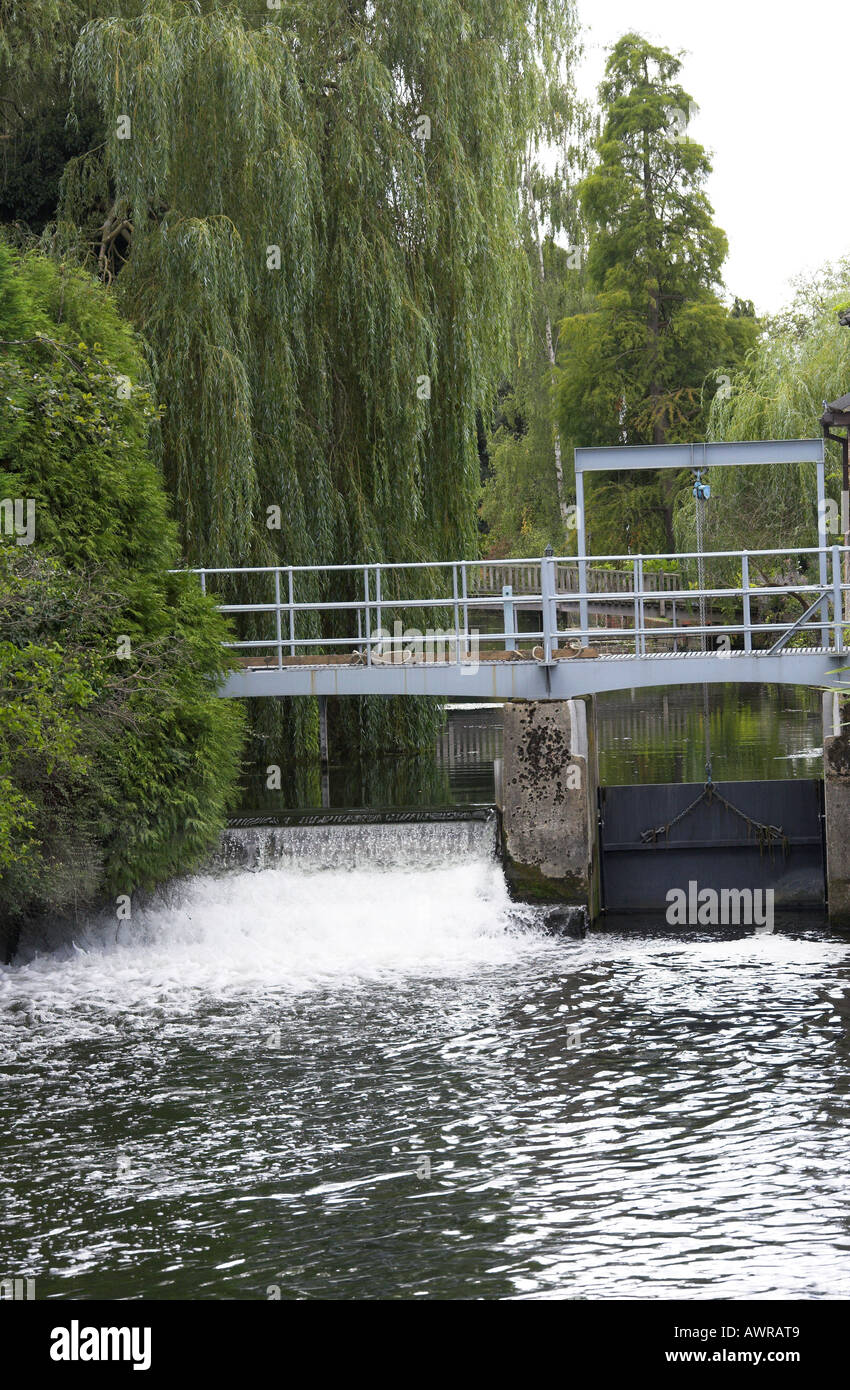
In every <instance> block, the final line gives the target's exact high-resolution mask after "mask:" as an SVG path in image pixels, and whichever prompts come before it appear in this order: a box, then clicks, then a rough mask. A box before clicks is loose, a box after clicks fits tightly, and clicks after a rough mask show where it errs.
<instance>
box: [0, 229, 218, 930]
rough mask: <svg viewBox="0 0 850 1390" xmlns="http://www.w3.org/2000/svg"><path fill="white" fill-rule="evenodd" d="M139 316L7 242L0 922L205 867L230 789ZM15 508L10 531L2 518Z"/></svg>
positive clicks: (1, 358)
mask: <svg viewBox="0 0 850 1390" xmlns="http://www.w3.org/2000/svg"><path fill="white" fill-rule="evenodd" d="M157 425H158V412H157V410H156V407H155V404H154V402H153V399H152V397H151V395H150V392H149V391H148V390H147V389H146V376H145V368H144V359H143V356H142V354H141V351H140V348H139V345H138V344H137V342H136V340H135V338H134V335H133V333H132V331H131V329H130V328H129V327H128V326H127V325H126V324H125V323H124V322H123V321H122V320H121V319H120V317H119V316H118V314H117V312H116V311H115V308H114V306H113V304H112V302H111V300H110V298H109V296H108V295H107V293H106V292H105V291H104V290H103V289H102V288H101V287H100V286H99V285H98V284H97V283H96V282H95V281H94V280H92V278H91V277H89V276H87V275H85V274H83V273H81V272H79V271H77V270H73V269H67V268H64V267H61V266H58V265H56V264H54V263H53V262H52V261H50V260H48V259H46V258H44V257H42V256H39V255H37V254H34V253H33V254H28V255H25V256H21V255H19V254H17V253H16V252H14V251H13V250H12V249H11V248H10V247H9V246H7V245H6V244H5V243H4V242H2V241H0V502H2V501H3V500H4V499H11V500H13V501H14V500H16V499H19V500H20V501H21V502H22V503H23V504H24V507H25V510H26V507H27V505H28V503H29V501H30V500H31V501H32V502H33V503H34V505H35V513H34V516H35V538H34V542H33V543H32V544H19V543H18V539H19V538H18V537H17V536H16V535H15V534H9V528H8V508H7V509H6V511H5V512H4V513H2V514H0V920H2V918H3V916H4V914H5V916H6V917H7V918H9V919H14V918H16V917H17V918H20V917H21V916H24V915H26V914H28V913H33V912H36V911H42V910H46V909H66V908H68V907H70V906H72V905H76V906H77V907H79V906H84V905H86V904H87V903H91V902H94V901H96V900H97V899H99V898H100V897H102V896H103V895H104V894H115V895H117V894H119V893H131V892H132V891H133V890H134V889H135V888H137V887H146V888H149V887H151V886H153V885H154V884H155V883H157V882H159V881H161V880H162V879H164V878H167V877H169V876H171V875H173V874H176V873H180V872H184V871H187V870H190V869H192V868H193V867H195V866H196V865H197V864H198V863H199V862H200V861H201V860H202V859H203V857H204V855H205V854H206V852H207V851H208V850H209V848H210V847H211V846H212V844H213V843H214V841H215V839H216V836H217V834H218V832H219V831H220V829H221V827H222V825H223V822H224V818H225V815H226V813H227V809H228V807H229V805H230V804H232V800H233V797H234V794H235V787H236V780H237V777H238V773H239V766H240V756H241V748H242V738H243V718H242V711H241V709H240V708H239V707H238V706H237V705H235V704H234V703H233V702H231V701H223V700H220V699H219V698H217V697H216V695H215V693H214V692H215V688H216V685H217V684H218V683H219V681H220V680H221V679H222V677H223V675H224V674H225V671H226V667H227V660H226V654H225V652H224V649H223V648H222V645H221V644H222V640H223V639H224V638H225V637H226V635H227V634H226V628H225V624H224V622H223V620H222V619H221V617H220V616H219V614H218V613H217V612H216V611H215V608H214V607H213V605H212V603H211V601H210V600H208V599H207V598H206V597H205V596H204V595H203V594H201V592H200V590H199V587H198V585H197V583H196V582H195V581H194V580H193V579H192V578H191V577H185V576H175V575H169V574H168V570H169V568H170V567H172V566H173V565H175V564H176V563H177V560H178V555H177V541H176V529H175V526H174V524H173V522H172V521H171V520H170V518H169V516H168V507H167V502H166V497H165V493H164V490H163V487H162V483H161V479H160V476H159V473H158V471H157V468H156V466H155V464H154V462H153V460H152V457H151V454H150V451H149V448H148V443H149V439H150V437H151V431H152V430H155V429H156V428H157ZM4 520H5V521H6V526H5V527H4V526H3V522H4Z"/></svg>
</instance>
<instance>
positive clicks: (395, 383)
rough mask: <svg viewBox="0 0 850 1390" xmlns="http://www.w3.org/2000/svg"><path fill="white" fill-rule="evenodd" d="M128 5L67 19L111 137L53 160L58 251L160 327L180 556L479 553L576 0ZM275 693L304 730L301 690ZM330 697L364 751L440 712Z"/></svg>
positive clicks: (414, 741) (85, 81)
mask: <svg viewBox="0 0 850 1390" xmlns="http://www.w3.org/2000/svg"><path fill="white" fill-rule="evenodd" d="M117 8H118V9H119V11H120V10H121V6H120V5H119V6H118V7H117ZM138 11H139V6H138V5H135V4H134V5H132V6H127V7H126V13H118V14H117V15H113V16H112V17H107V18H100V19H95V20H94V21H92V22H90V23H88V24H87V25H85V27H84V28H83V29H82V32H81V33H80V37H79V40H78V43H77V46H76V50H75V54H74V64H73V100H74V103H75V104H79V103H80V102H82V101H85V100H89V99H93V100H94V101H95V103H96V106H97V109H98V111H99V114H100V118H101V120H102V124H103V129H104V131H105V139H104V141H103V143H102V144H100V145H99V147H97V148H93V149H91V150H89V151H87V152H86V154H85V155H84V156H82V157H80V158H77V159H74V160H72V161H71V162H70V163H69V165H68V167H67V169H66V172H65V176H64V184H63V196H62V204H61V210H60V215H59V219H58V222H57V226H56V229H55V233H54V246H55V247H56V248H57V249H59V250H61V251H62V252H63V253H64V254H70V253H71V252H72V251H74V250H75V251H76V252H77V253H81V254H83V255H85V256H86V257H87V258H88V260H89V262H90V263H91V264H93V265H95V266H96V267H97V269H98V271H99V273H100V274H101V276H102V277H103V278H104V279H105V280H106V281H107V282H108V283H111V284H112V285H113V287H114V291H115V293H116V294H117V295H118V297H119V300H120V303H121V306H122V308H123V309H124V310H125V311H126V312H127V313H128V314H129V316H130V317H131V319H132V320H133V321H134V323H135V324H136V325H137V326H138V327H139V329H140V331H141V332H142V333H143V335H144V337H145V340H146V342H147V345H148V351H149V354H150V363H151V370H152V374H153V377H154V380H155V383H156V386H157V390H158V393H159V399H160V401H161V402H162V404H163V405H164V407H165V414H164V422H163V426H162V437H161V461H162V468H163V473H164V476H165V479H166V483H167V485H168V487H169V489H170V491H171V494H172V496H173V498H174V502H175V509H176V513H177V516H178V519H179V522H180V526H181V535H182V541H183V548H184V553H185V557H186V559H187V561H189V562H190V563H192V564H204V565H206V566H215V565H221V566H223V565H227V564H230V565H243V566H248V565H263V564H285V565H318V566H326V565H330V564H333V563H344V562H351V561H358V562H372V563H374V562H377V561H381V560H388V561H404V560H419V559H423V558H426V557H427V558H430V559H435V558H436V559H448V558H460V557H464V556H466V557H471V556H472V555H474V553H475V545H476V518H475V501H476V493H477V486H478V453H477V437H476V411H477V410H482V409H484V408H486V407H487V406H489V404H490V402H491V400H492V398H493V394H494V391H495V388H496V386H497V384H498V382H499V380H500V379H502V378H503V376H504V373H505V368H506V364H507V360H508V348H509V339H510V324H511V314H512V309H513V306H514V303H515V297H516V295H517V294H518V293H520V292H522V291H523V290H524V289H527V277H528V267H527V263H526V261H525V259H524V256H523V250H522V238H521V234H520V228H519V205H518V194H517V190H518V187H519V181H520V164H521V157H522V152H523V150H524V148H525V146H526V143H527V141H528V139H529V138H530V137H533V136H534V133H535V131H536V129H537V128H538V126H539V123H540V114H539V113H540V106H541V93H542V92H543V91H544V89H545V86H546V84H547V82H550V81H552V80H554V79H555V77H556V76H557V75H558V74H559V73H561V72H562V71H563V68H564V65H565V63H566V62H568V61H569V56H570V53H571V45H572V42H573V36H574V15H573V5H572V0H464V3H457V0H421V2H420V3H417V4H411V5H402V6H399V5H398V4H395V3H390V0H309V3H308V2H307V0H280V3H279V4H276V5H274V6H271V5H270V6H267V7H266V6H264V7H260V6H259V5H258V4H257V3H255V2H254V3H247V0H246V3H234V2H233V0H231V2H230V3H225V0H192V2H191V3H189V2H188V0H187V3H180V2H179V0H146V3H143V4H142V6H141V10H140V12H138ZM92 207H94V208H96V209H97V212H96V215H92V214H91V213H90V212H89V211H87V210H89V209H91V208H92ZM275 508H279V509H280V515H279V518H278V517H277V515H276V513H275V511H274V509H275ZM270 509H271V510H270ZM278 519H279V523H280V524H279V527H278V526H277V521H278ZM269 523H271V526H270V524H269ZM312 594H313V596H314V597H315V598H325V597H328V596H329V595H330V594H334V596H336V597H340V598H344V597H348V595H347V594H345V593H344V592H342V591H340V589H339V587H338V586H336V587H335V581H334V579H333V575H332V574H330V575H328V576H327V578H326V580H325V581H324V583H322V584H317V585H316V586H315V587H314V589H313V590H312ZM258 596H259V595H258ZM262 597H264V598H266V599H267V598H268V594H267V593H264V594H263V595H262ZM352 597H354V595H352ZM266 635H267V634H266ZM299 635H302V636H309V635H314V636H320V635H322V628H321V625H320V622H319V619H318V618H316V619H315V624H314V627H313V629H312V630H311V629H309V628H308V627H307V626H306V625H305V627H304V628H303V629H300V630H299ZM260 703H261V705H262V706H265V707H266V708H265V709H264V710H263V713H264V714H265V715H266V716H268V715H269V714H270V713H271V711H270V709H269V708H268V707H269V706H270V705H271V703H272V702H265V701H264V702H260ZM285 703H286V710H285V711H282V710H277V711H275V712H274V713H275V717H276V718H277V719H278V720H285V721H286V731H287V732H288V735H289V736H290V738H291V739H292V740H293V741H294V745H295V746H297V747H300V748H302V749H304V748H310V747H311V746H314V743H315V711H314V709H313V706H312V704H311V703H310V702H302V701H297V702H296V701H289V702H285ZM338 719H339V722H340V726H341V728H342V730H343V733H344V734H345V736H346V737H347V740H348V744H349V746H351V745H352V744H353V743H359V744H360V746H361V748H363V749H364V750H367V751H368V750H375V749H377V748H381V747H383V748H387V747H388V746H389V747H391V746H395V747H412V746H417V745H420V744H421V743H422V742H423V740H424V739H425V738H427V737H428V736H429V734H430V732H431V729H432V728H433V716H432V714H431V712H430V711H429V709H428V707H427V705H425V703H424V702H421V701H418V702H414V701H393V702H389V701H383V702H382V701H369V700H364V701H359V702H357V703H356V704H355V702H350V703H346V702H342V708H341V710H340V711H339V712H338ZM277 732H278V734H280V733H281V732H283V730H282V728H281V726H280V724H278V726H277Z"/></svg>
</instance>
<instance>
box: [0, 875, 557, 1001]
mask: <svg viewBox="0 0 850 1390" xmlns="http://www.w3.org/2000/svg"><path fill="white" fill-rule="evenodd" d="M534 916H535V914H534V911H533V909H523V908H518V907H517V906H516V905H515V904H512V903H511V901H510V899H509V896H508V892H507V888H506V885H505V880H504V877H503V874H502V871H501V868H500V867H499V865H498V864H497V863H496V861H495V860H494V859H492V858H487V859H478V860H473V861H471V862H469V863H466V864H450V865H448V866H446V867H443V868H432V869H426V870H421V869H416V868H413V867H408V868H404V869H400V868H392V869H387V870H379V869H353V870H350V869H335V870H327V869H325V870H320V871H309V870H304V869H301V868H297V867H296V868H292V867H290V866H286V867H277V868H268V869H264V870H262V871H261V872H253V873H252V872H235V873H229V874H215V875H214V874H209V875H198V876H197V877H194V878H192V879H190V880H187V881H186V882H185V883H182V884H178V885H174V886H172V888H171V890H170V891H169V893H168V894H163V895H161V896H160V897H158V898H157V899H156V900H154V901H151V902H148V903H147V904H146V905H145V906H143V907H141V908H136V909H134V911H133V916H132V918H131V920H130V921H125V922H120V923H117V922H116V920H115V918H114V917H110V918H103V917H100V918H98V919H94V920H91V921H89V922H87V923H85V924H84V925H83V926H82V928H81V929H77V930H74V931H73V933H69V931H68V929H67V928H65V929H58V928H54V929H53V930H52V931H46V930H44V929H42V930H41V931H40V932H39V933H38V934H35V933H33V934H32V935H30V936H29V937H27V938H25V939H24V940H22V942H21V947H20V950H19V954H18V957H17V963H16V965H15V966H14V967H13V968H12V969H8V970H5V971H0V1000H3V999H4V996H5V1002H6V1004H8V1003H9V1002H10V996H11V998H17V999H21V998H25V999H27V1001H29V1002H31V1003H32V1004H34V1005H36V1006H38V1004H39V1002H43V1003H44V1004H45V1005H47V1006H48V1007H49V1008H50V1010H51V1012H53V1011H54V1010H56V1009H61V1008H62V1006H63V1004H64V1005H65V1006H66V1007H68V1008H72V1007H74V1006H75V1005H77V1004H80V1003H83V1002H86V1003H91V1004H103V1005H104V1006H106V1007H110V1006H115V1007H123V1006H126V1005H127V1004H128V1003H132V1004H139V1003H142V1002H144V1001H147V1002H148V1003H154V1002H159V1003H161V1004H163V1005H167V1006H172V1005H177V1006H179V1004H180V1002H181V995H182V996H184V997H185V1001H186V1002H187V1003H189V1002H190V1000H191V999H192V998H194V999H195V1000H197V997H198V994H201V995H207V996H210V997H212V998H219V999H220V998H222V997H228V996H233V995H237V996H238V995H241V994H243V993H244V992H245V991H256V990H262V991H267V990H269V989H280V988H284V989H292V990H296V991H298V990H306V989H313V988H317V987H324V986H330V987H339V986H351V985H357V984H358V983H360V982H364V981H377V980H389V979H392V978H398V979H403V978H404V977H409V976H418V977H423V976H426V977H427V976H430V977H436V976H447V975H458V974H463V973H466V972H474V971H475V970H477V969H479V968H480V967H481V966H489V965H501V964H504V963H506V962H509V961H511V960H513V959H516V958H518V957H520V956H522V955H527V954H528V953H529V952H530V951H532V950H540V949H541V946H542V945H543V943H542V941H541V938H540V937H539V936H537V935H536V934H535V933H532V934H530V935H529V934H528V933H527V932H524V931H523V930H522V927H523V926H524V925H528V924H529V923H530V922H532V921H533V920H534Z"/></svg>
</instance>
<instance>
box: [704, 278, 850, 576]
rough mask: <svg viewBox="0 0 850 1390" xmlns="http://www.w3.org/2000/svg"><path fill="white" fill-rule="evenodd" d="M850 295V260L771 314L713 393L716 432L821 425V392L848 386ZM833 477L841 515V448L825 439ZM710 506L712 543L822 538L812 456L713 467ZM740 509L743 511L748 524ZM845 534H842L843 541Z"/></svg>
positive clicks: (760, 433) (735, 434) (783, 435)
mask: <svg viewBox="0 0 850 1390" xmlns="http://www.w3.org/2000/svg"><path fill="white" fill-rule="evenodd" d="M848 303H850V261H846V260H845V261H844V262H840V263H839V264H838V265H836V266H832V267H826V268H825V269H824V270H823V271H822V272H821V273H820V274H819V275H817V276H815V277H813V278H811V279H809V280H805V281H800V282H799V283H798V286H797V291H796V293H795V295H794V298H793V301H792V303H791V304H790V305H789V307H788V308H787V309H786V310H784V311H783V312H782V313H781V314H779V315H777V316H776V317H775V318H773V319H770V320H768V321H767V322H766V324H765V326H764V331H763V332H762V334H761V336H760V337H759V340H758V343H757V344H756V346H755V348H754V350H753V351H752V353H751V354H750V356H749V357H748V359H747V361H746V362H745V363H744V365H743V366H742V367H741V368H740V369H739V370H738V371H737V372H736V373H734V375H733V376H732V379H731V383H730V389H729V392H728V395H727V394H724V395H723V396H716V397H715V399H714V401H713V403H712V408H711V414H710V418H709V437H710V438H712V439H718V440H723V439H744V440H746V439H810V438H812V437H816V436H818V435H819V434H820V433H821V427H820V417H821V414H822V413H823V403H824V401H833V400H835V399H836V398H837V397H838V396H842V395H844V394H845V392H846V391H847V389H848V386H850V330H848V329H847V328H844V327H842V326H841V325H840V324H839V322H838V314H839V311H840V310H842V309H845V308H847V306H848ZM827 458H828V466H827V485H828V491H829V492H830V494H831V496H832V498H833V499H834V500H835V502H836V514H837V516H839V517H840V508H839V506H838V504H839V502H840V493H841V456H840V449H839V446H838V445H836V444H834V443H828V444H827ZM711 481H712V498H711V503H710V505H709V507H708V508H707V511H706V537H707V541H708V543H710V545H711V546H712V548H714V549H736V548H741V547H742V546H744V545H746V546H749V547H751V548H753V549H764V550H769V549H776V548H778V547H780V546H783V545H789V546H809V545H817V536H818V520H817V489H816V477H815V466H814V464H800V465H792V464H779V465H772V466H765V467H757V468H724V469H715V470H713V473H712V480H711ZM743 518H746V525H745V526H744V522H743ZM677 531H678V533H679V535H680V537H681V539H682V541H683V543H685V544H689V543H690V538H691V537H692V535H693V520H692V509H691V508H688V507H683V508H682V511H681V515H680V517H679V519H678V524H677ZM840 540H841V537H840V536H839V535H836V536H835V541H836V543H838V542H839V541H840Z"/></svg>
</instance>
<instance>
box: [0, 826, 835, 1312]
mask: <svg viewBox="0 0 850 1390" xmlns="http://www.w3.org/2000/svg"><path fill="white" fill-rule="evenodd" d="M494 837H495V827H494V825H493V823H492V822H490V823H487V822H471V823H466V824H463V823H457V822H455V823H451V824H447V825H432V824H402V825H390V826H387V825H382V826H375V825H371V826H369V825H365V824H357V825H354V826H338V825H337V826H320V827H315V826H314V827H304V826H284V827H263V826H256V825H255V826H243V827H241V828H239V829H238V830H234V831H233V832H231V833H230V834H229V835H228V836H227V837H226V838H225V841H224V843H223V845H222V851H221V855H220V856H219V857H218V860H217V863H216V864H215V865H213V866H211V868H210V871H209V872H207V873H204V874H199V875H197V876H196V877H194V878H192V879H189V880H187V881H185V882H182V883H178V884H175V885H173V886H172V887H171V889H170V890H169V891H168V892H167V893H161V894H159V895H157V896H155V897H153V898H151V899H149V900H148V901H147V902H145V903H143V904H134V910H133V915H132V918H131V919H130V920H129V921H121V922H117V921H116V919H115V916H114V915H109V916H101V917H99V918H94V919H91V920H88V921H85V922H81V923H79V924H78V925H77V926H76V927H74V928H73V929H71V930H70V931H69V930H68V929H61V930H60V929H59V928H58V927H57V928H54V929H53V931H52V932H50V931H47V930H42V931H41V932H39V933H35V932H31V933H29V934H28V935H27V937H26V938H25V939H24V941H23V942H22V945H21V951H20V954H19V956H18V958H17V961H16V963H15V965H14V966H13V967H11V968H4V969H0V1060H2V1063H3V1067H4V1081H5V1084H4V1086H3V1087H2V1088H0V1134H2V1135H3V1136H4V1149H5V1152H4V1161H3V1177H4V1197H3V1202H2V1204H0V1250H2V1252H3V1263H4V1268H3V1274H4V1275H6V1276H8V1277H10V1278H12V1277H19V1278H32V1279H34V1281H35V1290H36V1297H37V1298H39V1299H42V1298H57V1299H67V1298H71V1299H83V1300H86V1299H91V1298H109V1299H122V1298H128V1299H132V1298H139V1297H142V1298H177V1299H205V1298H226V1299H227V1298H239V1299H242V1298H249V1299H266V1298H269V1297H278V1296H279V1297H282V1298H286V1299H297V1298H328V1299H337V1298H365V1299H374V1298H397V1297H410V1298H413V1297H422V1296H426V1297H431V1298H504V1297H517V1296H522V1297H541V1298H546V1297H550V1296H559V1297H567V1298H593V1297H602V1298H640V1299H645V1298H671V1297H690V1298H696V1299H698V1298H705V1297H709V1298H732V1299H735V1298H759V1297H769V1296H779V1297H791V1298H794V1297H802V1298H811V1297H824V1298H831V1297H841V1296H847V1295H848V1294H850V1255H848V1250H847V1234H846V1211H847V1201H848V1195H850V1188H848V1178H847V1175H846V1168H847V1165H846V1148H847V1134H848V1131H850V1110H848V1092H847V1085H846V1076H847V1044H846V1042H845V1040H844V1034H843V1031H842V1027H841V1023H840V1020H839V1021H836V1015H834V1014H833V1013H830V1011H829V1009H828V1008H827V1007H825V1003H824V999H825V997H826V998H827V999H828V998H829V997H831V996H832V995H833V994H835V995H838V994H839V993H840V991H841V990H842V989H846V987H847V985H848V982H850V948H848V945H847V942H846V940H843V939H841V938H837V937H834V936H832V935H831V934H830V933H829V932H828V931H826V930H825V929H821V930H813V929H810V928H801V927H800V926H799V925H798V924H795V923H794V922H793V921H792V922H787V923H784V924H783V923H782V922H778V924H777V925H778V930H777V933H776V934H775V935H772V936H759V937H754V936H753V935H752V933H751V932H749V931H746V930H741V931H737V932H734V931H726V932H725V933H724V932H722V931H721V932H718V931H717V930H716V929H713V930H711V931H709V932H708V933H702V934H700V933H699V932H693V931H689V932H688V933H687V936H686V937H677V935H676V933H675V932H671V931H670V930H669V929H664V927H663V924H656V927H655V928H653V926H652V924H649V925H647V924H646V923H644V924H643V926H642V928H641V929H640V930H638V931H635V930H632V931H629V932H620V933H618V932H616V931H607V932H599V933H596V934H592V935H590V936H588V937H587V938H586V939H583V940H570V939H564V938H554V937H552V936H549V935H546V934H544V933H543V932H541V930H540V926H541V923H542V918H543V913H542V911H541V910H540V909H535V908H523V907H519V906H518V905H516V904H514V903H512V902H511V901H510V899H509V897H508V894H507V891H506V887H505V882H504V878H503V875H502V871H501V867H500V865H499V863H498V860H497V859H496V858H495V855H494ZM227 863H229V864H231V865H233V866H234V867H232V868H231V869H229V870H225V869H224V868H223V865H224V864H227ZM246 865H253V866H260V865H264V866H265V867H253V868H252V867H246ZM812 1174H815V1175H816V1180H813V1179H812Z"/></svg>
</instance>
